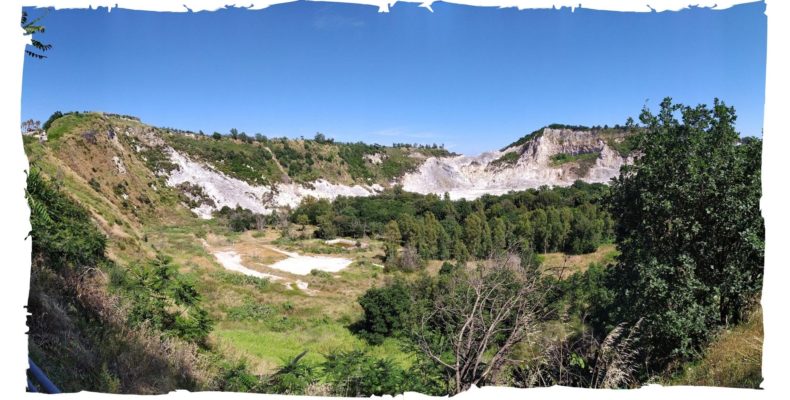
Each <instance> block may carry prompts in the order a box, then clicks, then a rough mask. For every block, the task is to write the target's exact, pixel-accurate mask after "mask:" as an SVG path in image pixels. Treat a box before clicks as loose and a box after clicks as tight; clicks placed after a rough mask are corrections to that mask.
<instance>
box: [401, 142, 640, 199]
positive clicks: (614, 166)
mask: <svg viewBox="0 0 790 400" xmlns="http://www.w3.org/2000/svg"><path fill="white" fill-rule="evenodd" d="M511 152H518V153H519V156H518V159H517V161H516V162H515V163H514V164H506V163H503V164H500V165H495V164H491V162H492V161H494V160H497V159H499V158H500V157H502V156H503V155H505V154H507V153H511ZM593 152H596V153H600V155H599V156H598V158H597V159H596V160H595V164H594V165H593V166H592V167H591V168H590V170H589V171H588V172H587V173H586V174H585V175H584V176H578V175H577V174H576V173H575V172H574V171H572V170H571V169H570V168H569V166H568V165H565V166H554V165H552V161H551V156H553V155H555V154H560V153H566V154H581V153H593ZM631 161H632V159H631V158H626V157H622V156H620V154H619V153H618V152H617V151H615V150H613V149H612V148H611V147H609V146H608V145H607V144H606V142H605V141H604V140H603V139H602V138H600V137H599V136H598V135H597V134H594V133H592V132H589V131H572V130H568V129H549V128H546V129H544V131H543V134H542V135H541V136H539V137H537V138H535V139H533V140H531V141H529V142H527V143H526V144H524V145H521V146H513V147H509V148H507V149H505V150H504V151H493V152H487V153H483V154H481V155H479V156H457V157H444V158H436V157H431V158H429V159H428V160H426V161H425V163H423V164H422V166H420V168H419V170H417V171H416V172H414V173H410V174H407V175H405V176H404V177H403V179H402V184H403V189H404V190H407V191H410V192H416V193H422V194H428V193H434V194H438V195H441V194H443V193H445V192H447V193H449V194H450V197H451V198H452V199H459V198H466V199H475V198H477V197H480V196H482V195H484V194H503V193H507V192H509V191H511V190H524V189H529V188H536V187H540V186H542V185H549V186H567V185H571V184H573V182H574V181H576V180H577V179H583V180H584V181H587V182H591V183H592V182H600V183H606V182H608V181H609V180H610V179H611V178H612V177H615V176H617V175H618V174H619V172H620V167H621V166H622V165H624V164H627V163H630V162H631Z"/></svg>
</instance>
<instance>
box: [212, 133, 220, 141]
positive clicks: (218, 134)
mask: <svg viewBox="0 0 790 400" xmlns="http://www.w3.org/2000/svg"><path fill="white" fill-rule="evenodd" d="M211 138H212V139H214V140H220V139H222V134H221V133H219V132H214V133H212V134H211Z"/></svg>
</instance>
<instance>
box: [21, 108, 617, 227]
mask: <svg viewBox="0 0 790 400" xmlns="http://www.w3.org/2000/svg"><path fill="white" fill-rule="evenodd" d="M53 118H54V119H50V120H49V121H47V123H45V127H47V128H48V130H47V137H48V141H46V142H43V143H37V144H34V143H33V142H34V141H33V140H32V139H30V140H28V147H37V149H33V150H32V151H29V154H36V153H37V152H38V153H41V154H48V155H49V156H50V157H49V158H48V160H49V163H50V166H51V167H52V168H51V169H54V170H57V169H60V170H62V169H63V168H66V169H68V170H69V171H70V172H72V174H71V176H73V179H75V180H77V181H80V182H82V183H83V184H87V185H88V186H90V187H92V188H93V191H96V190H97V188H99V187H106V188H108V189H110V191H111V193H110V194H109V195H108V197H109V198H111V199H110V200H105V201H102V202H100V203H110V204H112V206H113V207H115V208H118V207H120V208H125V209H127V210H128V211H129V212H130V214H131V215H138V214H139V216H146V215H148V216H153V215H155V214H157V213H158V212H161V211H157V207H154V204H155V203H163V204H165V205H167V206H168V207H173V206H178V207H182V208H187V209H190V210H191V211H192V212H193V213H195V214H197V215H198V216H200V217H202V218H211V215H212V212H214V211H216V210H219V209H220V208H222V207H225V206H227V207H231V208H235V207H236V206H240V207H242V208H246V209H248V210H250V211H253V212H256V213H261V214H268V213H271V212H273V211H274V210H276V209H278V208H282V207H287V208H293V207H296V206H298V205H299V203H300V202H301V201H302V199H304V198H306V197H314V198H326V199H330V200H331V199H334V198H336V197H337V196H351V197H355V196H370V195H374V194H376V193H379V192H381V191H382V190H384V189H385V188H388V187H393V186H395V185H402V186H403V188H404V190H407V191H412V192H417V193H423V194H427V193H434V194H439V195H441V194H443V193H445V192H447V193H449V194H450V195H451V197H453V198H467V199H473V198H476V197H479V196H480V195H482V194H501V193H506V192H508V191H511V190H523V189H527V188H535V187H539V186H543V185H550V186H555V185H559V186H567V185H570V184H572V183H573V182H574V181H576V180H579V179H581V180H584V181H587V182H607V181H608V180H609V179H611V178H612V177H614V176H616V175H617V174H618V173H619V168H620V167H621V166H622V165H624V164H627V163H629V162H631V160H632V156H631V154H630V153H631V149H630V145H629V138H630V137H631V136H632V135H631V133H630V132H628V131H626V130H625V129H621V128H619V127H618V128H615V129H609V128H606V129H600V128H598V129H590V130H578V129H577V128H580V127H572V126H571V127H568V126H566V125H558V124H553V125H550V126H549V127H545V128H541V129H539V130H536V131H534V132H532V133H531V134H529V135H526V136H524V137H522V138H520V139H518V140H517V141H515V142H513V143H512V144H511V145H509V146H508V147H506V148H504V149H501V150H498V151H489V152H484V153H482V154H480V155H478V156H464V155H458V154H454V153H451V152H449V151H447V150H446V149H444V148H442V147H440V146H436V145H433V146H425V145H410V144H396V145H392V146H382V145H379V144H366V143H362V142H357V143H342V142H335V141H334V140H333V139H329V138H326V137H325V136H324V135H323V134H316V136H315V137H314V138H313V139H305V138H299V139H287V138H268V137H266V136H263V135H260V134H258V135H255V136H249V135H247V134H245V133H243V132H242V133H239V132H237V131H235V130H233V131H232V132H231V134H230V135H220V134H218V133H214V134H213V135H206V134H203V133H202V132H199V133H195V132H190V131H184V130H178V129H173V128H161V127H154V126H151V125H147V124H145V123H143V122H141V121H140V120H139V118H136V117H131V116H126V115H118V114H109V113H99V112H85V113H66V114H60V113H56V114H55V115H54V116H53ZM581 128H585V127H581ZM111 211H112V210H109V209H108V210H107V212H106V214H107V218H110V217H111V216H112V215H116V214H117V213H115V212H111Z"/></svg>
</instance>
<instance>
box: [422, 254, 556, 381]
mask: <svg viewBox="0 0 790 400" xmlns="http://www.w3.org/2000/svg"><path fill="white" fill-rule="evenodd" d="M510 260H512V258H511V254H502V255H499V256H492V257H491V258H489V260H487V262H481V263H479V265H478V266H477V267H473V268H467V269H459V270H456V271H455V272H453V273H452V274H450V275H449V276H447V277H445V278H444V279H443V280H440V282H439V288H438V290H436V295H435V296H434V298H433V299H432V301H429V302H428V303H427V304H423V305H422V306H420V307H418V309H419V310H420V311H418V312H417V315H416V319H415V329H414V332H413V333H414V336H415V339H416V343H417V344H418V346H419V347H420V349H421V350H422V351H423V352H424V353H425V354H426V355H427V356H428V357H429V358H430V359H431V360H433V361H434V362H436V363H438V364H440V365H441V366H443V367H444V368H445V370H446V371H447V372H448V375H450V376H451V380H452V381H453V384H454V385H453V386H454V387H452V390H453V392H454V393H459V392H461V391H464V390H466V389H468V388H469V387H470V386H471V385H479V384H481V383H485V382H490V381H492V380H493V379H494V378H495V376H496V374H497V373H498V372H499V371H500V370H501V368H502V367H503V366H504V365H505V364H506V362H508V355H509V354H510V353H511V352H512V350H513V347H514V346H515V345H517V344H518V343H521V342H522V341H524V340H528V338H529V337H531V336H532V335H533V334H534V333H535V332H536V331H537V327H538V323H539V317H538V313H539V310H540V309H541V307H542V304H543V297H544V290H543V289H542V287H541V285H540V276H539V273H538V272H537V271H535V270H530V269H525V268H522V267H521V266H520V265H518V263H517V262H516V263H513V262H509V261H510Z"/></svg>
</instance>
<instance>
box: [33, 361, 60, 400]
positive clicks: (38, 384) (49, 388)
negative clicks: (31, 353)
mask: <svg viewBox="0 0 790 400" xmlns="http://www.w3.org/2000/svg"><path fill="white" fill-rule="evenodd" d="M27 362H28V364H30V368H29V369H28V371H30V375H31V376H32V377H33V380H32V381H31V380H30V378H28V379H27V391H28V392H42V393H53V394H54V393H60V389H58V387H57V386H55V384H54V383H52V381H51V380H49V378H47V374H45V373H44V371H42V370H41V368H39V367H38V365H36V363H34V362H33V360H31V359H30V357H28V358H27ZM39 388H41V390H39Z"/></svg>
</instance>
